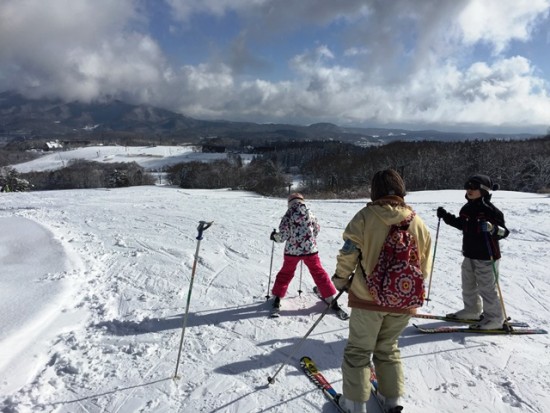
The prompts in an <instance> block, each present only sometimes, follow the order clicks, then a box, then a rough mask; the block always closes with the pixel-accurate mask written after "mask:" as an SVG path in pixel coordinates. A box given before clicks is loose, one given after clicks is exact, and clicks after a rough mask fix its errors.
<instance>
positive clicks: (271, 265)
mask: <svg viewBox="0 0 550 413" xmlns="http://www.w3.org/2000/svg"><path fill="white" fill-rule="evenodd" d="M273 231H275V229H274V230H273ZM274 252H275V240H273V241H272V244H271V262H270V263H269V280H268V281H267V294H266V296H265V299H266V300H269V298H270V295H269V289H270V288H271V270H272V269H273V253H274Z"/></svg>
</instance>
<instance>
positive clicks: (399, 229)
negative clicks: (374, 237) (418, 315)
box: [363, 211, 425, 309]
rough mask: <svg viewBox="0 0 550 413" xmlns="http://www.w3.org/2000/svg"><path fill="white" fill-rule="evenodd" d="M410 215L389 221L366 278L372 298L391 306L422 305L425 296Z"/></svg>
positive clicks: (409, 306)
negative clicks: (410, 229) (385, 233)
mask: <svg viewBox="0 0 550 413" xmlns="http://www.w3.org/2000/svg"><path fill="white" fill-rule="evenodd" d="M415 215H416V214H415V213H414V211H413V212H412V213H411V215H410V216H409V217H408V218H407V219H405V220H403V221H402V222H400V223H399V225H392V226H391V228H390V232H389V233H388V236H387V237H386V240H385V241H384V245H383V246H382V250H381V251H380V255H379V257H378V262H377V263H376V266H375V267H374V270H373V272H372V274H370V275H369V276H367V275H366V274H365V272H364V271H363V273H364V274H365V280H366V283H367V288H368V290H369V292H370V294H371V295H372V297H373V299H374V301H375V302H376V303H377V304H378V305H381V306H385V307H392V308H400V309H406V308H417V307H422V304H423V303H424V297H425V288H424V277H423V276H422V270H421V269H420V255H419V254H418V245H417V243H416V239H415V238H414V236H413V235H412V234H411V233H410V232H409V231H408V229H409V225H410V223H411V221H412V220H413V219H414V217H415Z"/></svg>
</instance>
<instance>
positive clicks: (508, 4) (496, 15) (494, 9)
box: [458, 0, 550, 54]
mask: <svg viewBox="0 0 550 413" xmlns="http://www.w3.org/2000/svg"><path fill="white" fill-rule="evenodd" d="M549 9H550V2H549V1H548V0H484V1H470V2H469V3H468V5H467V7H465V8H464V10H463V11H462V13H461V14H460V16H459V18H458V23H459V25H460V27H461V30H462V33H463V36H464V37H463V40H464V41H465V42H466V43H469V44H474V43H477V42H486V43H489V44H491V45H492V46H493V48H494V53H497V54H498V53H500V52H502V51H503V50H504V49H505V48H506V47H507V46H508V44H509V43H510V41H512V40H519V41H527V40H529V39H530V37H531V34H532V31H533V28H534V25H535V23H536V22H537V21H538V20H540V19H544V18H545V17H547V16H548V13H549Z"/></svg>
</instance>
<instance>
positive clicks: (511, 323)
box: [412, 314, 529, 327]
mask: <svg viewBox="0 0 550 413" xmlns="http://www.w3.org/2000/svg"><path fill="white" fill-rule="evenodd" d="M412 317H414V318H423V319H426V320H439V321H447V322H449V323H459V324H475V323H478V322H479V319H475V318H467V319H460V318H454V317H447V316H445V315H435V314H414V315H413V316H412ZM508 320H510V319H508ZM507 324H508V325H509V326H511V327H529V324H527V323H524V322H521V321H508V323H507Z"/></svg>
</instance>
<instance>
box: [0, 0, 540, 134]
mask: <svg viewBox="0 0 550 413" xmlns="http://www.w3.org/2000/svg"><path fill="white" fill-rule="evenodd" d="M165 1H166V4H169V5H170V7H171V11H172V13H173V18H174V20H173V21H171V22H170V24H171V25H176V24H178V22H179V24H182V23H181V22H184V23H183V24H190V22H191V19H193V17H194V16H196V15H197V14H210V15H213V16H216V18H218V19H222V18H223V17H224V16H225V15H227V14H228V12H229V11H230V12H231V13H229V14H236V15H238V17H239V18H238V19H235V20H239V22H240V23H241V24H245V25H246V26H241V27H239V30H237V32H238V35H237V36H236V37H235V38H234V39H230V40H231V43H230V44H232V47H231V48H229V50H227V51H226V52H227V56H229V58H227V59H225V60H223V59H220V54H217V55H216V56H215V57H216V59H212V60H207V59H205V60H204V61H202V62H199V63H197V64H183V65H182V66H181V67H177V66H174V65H170V64H169V63H168V58H167V56H166V55H165V51H163V50H162V49H161V44H160V43H159V42H157V40H156V39H154V38H153V37H152V35H151V34H149V33H148V32H147V30H148V26H147V23H148V19H149V18H150V17H149V16H147V15H146V14H145V13H146V12H147V11H148V9H147V7H143V5H144V3H143V2H142V1H141V0H117V1H116V2H113V1H110V0H79V1H75V0H48V1H47V2H45V1H43V0H4V1H2V3H0V90H6V89H10V88H13V87H14V85H16V88H17V89H18V90H19V91H21V92H24V93H27V94H28V95H34V96H41V95H46V96H59V97H62V98H65V99H68V100H75V99H78V100H84V101H88V100H92V99H97V98H102V97H105V96H114V97H117V98H123V99H128V100H130V101H131V102H134V103H149V104H154V105H157V106H161V107H166V108H168V109H173V110H178V111H182V112H183V113H185V114H186V115H189V116H194V117H198V118H201V117H203V118H226V119H233V120H250V121H289V122H295V123H311V122H319V121H332V122H336V123H355V124H357V123H366V122H369V123H378V124H380V123H388V124H399V123H407V124H413V123H433V124H453V123H456V124H458V123H468V124H470V123H472V124H473V123H479V124H489V125H491V124H492V125H503V124H516V125H518V124H525V125H546V126H545V127H544V130H545V129H546V127H547V123H548V115H547V114H548V113H550V107H549V103H548V102H549V101H550V99H549V94H550V85H549V84H548V80H545V79H544V78H543V77H542V76H543V75H544V74H542V73H541V72H540V69H539V70H536V67H535V63H534V62H533V61H531V60H528V59H527V58H526V57H522V56H520V55H516V56H510V55H507V54H506V53H507V50H508V49H509V47H508V46H509V45H510V43H511V42H513V41H520V42H528V41H529V40H530V38H531V36H532V35H533V33H534V32H535V29H537V28H539V27H540V26H539V25H540V23H541V19H544V18H546V19H547V17H548V12H549V10H550V0H483V1H477V0H457V1H452V2H444V3H441V2H440V1H438V0H424V1H422V2H410V1H409V0H395V1H391V2H379V1H374V0H370V1H363V0H354V1H351V0H350V1H345V2H318V1H314V0H302V1H300V2H296V1H291V0H280V1H277V2H275V1H274V0H240V1H239V0H231V1H230V0H186V1H183V0H165ZM159 4H163V3H157V6H158V5H159ZM159 7H160V6H159ZM172 27H173V26H172ZM172 27H171V28H170V30H168V32H172V33H175V34H178V31H177V30H174V29H173V28H172ZM304 28H305V29H308V28H313V29H314V30H313V31H312V32H309V33H308V36H309V37H310V38H309V43H308V44H306V43H304V46H303V50H301V51H299V52H297V53H296V54H295V55H294V56H291V55H288V56H286V62H287V64H288V68H289V70H290V72H289V74H288V76H285V77H279V78H278V80H271V79H270V78H268V77H266V74H268V73H269V70H268V68H267V62H268V59H267V57H266V56H270V53H271V49H272V48H277V49H282V47H281V44H282V45H284V44H285V42H289V43H290V42H292V41H294V40H296V39H297V40H299V41H302V38H301V36H298V34H301V32H300V30H302V29H304ZM326 29H329V30H330V36H331V37H330V38H329V39H327V38H323V37H321V33H322V32H323V31H324V30H326ZM205 30H207V29H205ZM270 31H272V32H276V33H277V36H278V37H272V38H269V36H268V35H267V34H268V33H269V32H270ZM311 33H315V34H316V36H318V37H315V36H314V35H312V34H311ZM179 35H181V32H179ZM293 35H296V37H291V36H293ZM273 39H276V42H277V43H276V44H273V43H269V41H270V40H273ZM186 40H188V41H191V40H193V41H194V39H186ZM253 43H257V44H258V45H259V47H258V49H253V48H252V47H251V46H250V45H251V44H253ZM479 44H483V45H488V46H490V48H491V50H492V51H493V55H492V56H488V57H487V58H486V59H482V58H481V56H478V55H474V54H473V51H474V50H475V47H474V46H476V45H479ZM275 59H278V60H279V61H280V57H275ZM255 69H261V70H262V71H258V72H254V70H255Z"/></svg>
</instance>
